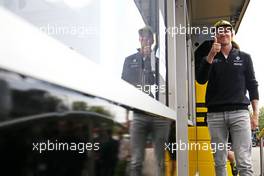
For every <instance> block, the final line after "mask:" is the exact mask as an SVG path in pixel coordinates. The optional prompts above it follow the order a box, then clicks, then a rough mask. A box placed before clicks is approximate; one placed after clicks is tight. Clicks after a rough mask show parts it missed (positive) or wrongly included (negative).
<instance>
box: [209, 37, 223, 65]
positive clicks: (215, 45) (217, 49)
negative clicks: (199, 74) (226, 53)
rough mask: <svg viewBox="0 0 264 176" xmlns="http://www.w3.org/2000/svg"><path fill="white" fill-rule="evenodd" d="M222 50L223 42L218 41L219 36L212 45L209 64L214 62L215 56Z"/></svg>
mask: <svg viewBox="0 0 264 176" xmlns="http://www.w3.org/2000/svg"><path fill="white" fill-rule="evenodd" d="M220 51H221V44H220V43H217V38H216V37H214V43H213V45H212V48H211V50H210V52H209V54H208V56H207V62H208V63H209V64H212V63H213V60H214V57H215V55H216V54H217V53H218V52H220Z"/></svg>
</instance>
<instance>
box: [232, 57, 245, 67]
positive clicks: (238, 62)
mask: <svg viewBox="0 0 264 176" xmlns="http://www.w3.org/2000/svg"><path fill="white" fill-rule="evenodd" d="M234 65H235V66H242V65H243V60H242V59H241V58H240V57H239V56H237V57H236V58H235V59H234Z"/></svg>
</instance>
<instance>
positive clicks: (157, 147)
mask: <svg viewBox="0 0 264 176" xmlns="http://www.w3.org/2000/svg"><path fill="white" fill-rule="evenodd" d="M138 33H139V41H140V44H141V48H140V49H138V52H137V53H135V54H132V55H130V56H128V57H127V58H126V59H125V62H124V65H123V72H122V79H124V80H125V81H127V82H128V83H130V84H132V85H134V86H135V87H137V88H139V89H140V90H142V91H143V92H145V93H147V94H148V95H149V96H151V97H154V95H153V94H152V92H151V85H154V84H155V83H156V82H157V80H156V79H157V75H155V73H154V72H153V71H152V69H151V53H152V50H151V46H152V44H153V42H154V39H153V32H152V29H151V28H150V27H149V26H146V27H144V28H142V29H140V30H139V31H138ZM169 127H170V121H169V120H167V119H158V118H154V117H153V116H151V115H146V114H143V113H138V112H134V118H133V121H132V124H131V128H130V135H131V172H130V175H131V176H141V175H142V164H143V161H144V154H145V145H146V141H147V137H148V135H149V134H151V137H152V141H153V144H154V151H155V158H156V167H155V168H156V169H157V170H156V172H155V173H156V175H157V176H162V175H164V144H165V142H166V141H167V138H168V133H169Z"/></svg>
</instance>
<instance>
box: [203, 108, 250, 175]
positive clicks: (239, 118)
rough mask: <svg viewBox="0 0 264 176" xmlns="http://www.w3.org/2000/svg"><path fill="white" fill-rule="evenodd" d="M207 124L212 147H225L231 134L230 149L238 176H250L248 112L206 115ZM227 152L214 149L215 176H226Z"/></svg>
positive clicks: (238, 111)
mask: <svg viewBox="0 0 264 176" xmlns="http://www.w3.org/2000/svg"><path fill="white" fill-rule="evenodd" d="M207 123H208V128H209V131H210V136H211V144H214V146H221V145H222V144H224V146H227V142H228V135H229V133H230V134H231V138H232V149H233V151H234V153H235V159H236V164H237V169H238V171H239V175H240V176H252V175H253V170H252V161H251V148H252V146H251V127H250V117H249V112H248V110H237V111H225V112H216V113H208V114H207ZM226 160H227V150H226V147H225V149H223V148H221V149H220V148H218V147H216V150H215V152H214V161H215V172H216V176H227V170H226Z"/></svg>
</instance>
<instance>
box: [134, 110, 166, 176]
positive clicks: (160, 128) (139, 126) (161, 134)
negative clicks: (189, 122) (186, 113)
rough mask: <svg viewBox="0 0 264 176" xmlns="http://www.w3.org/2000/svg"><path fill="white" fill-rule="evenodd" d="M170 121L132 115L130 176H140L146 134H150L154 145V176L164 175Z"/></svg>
mask: <svg viewBox="0 0 264 176" xmlns="http://www.w3.org/2000/svg"><path fill="white" fill-rule="evenodd" d="M170 122H171V121H170V120H167V119H158V118H153V117H151V116H146V115H141V114H137V113H134V118H133V120H132V125H131V128H130V135H131V168H130V169H131V172H130V176H141V175H142V164H143V161H144V157H145V147H146V140H147V136H148V134H151V137H152V143H153V144H154V151H155V158H156V161H155V163H156V167H155V168H153V169H156V170H155V173H156V176H163V175H165V172H164V152H165V150H164V149H165V147H164V146H165V142H167V139H168V135H169V130H170Z"/></svg>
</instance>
